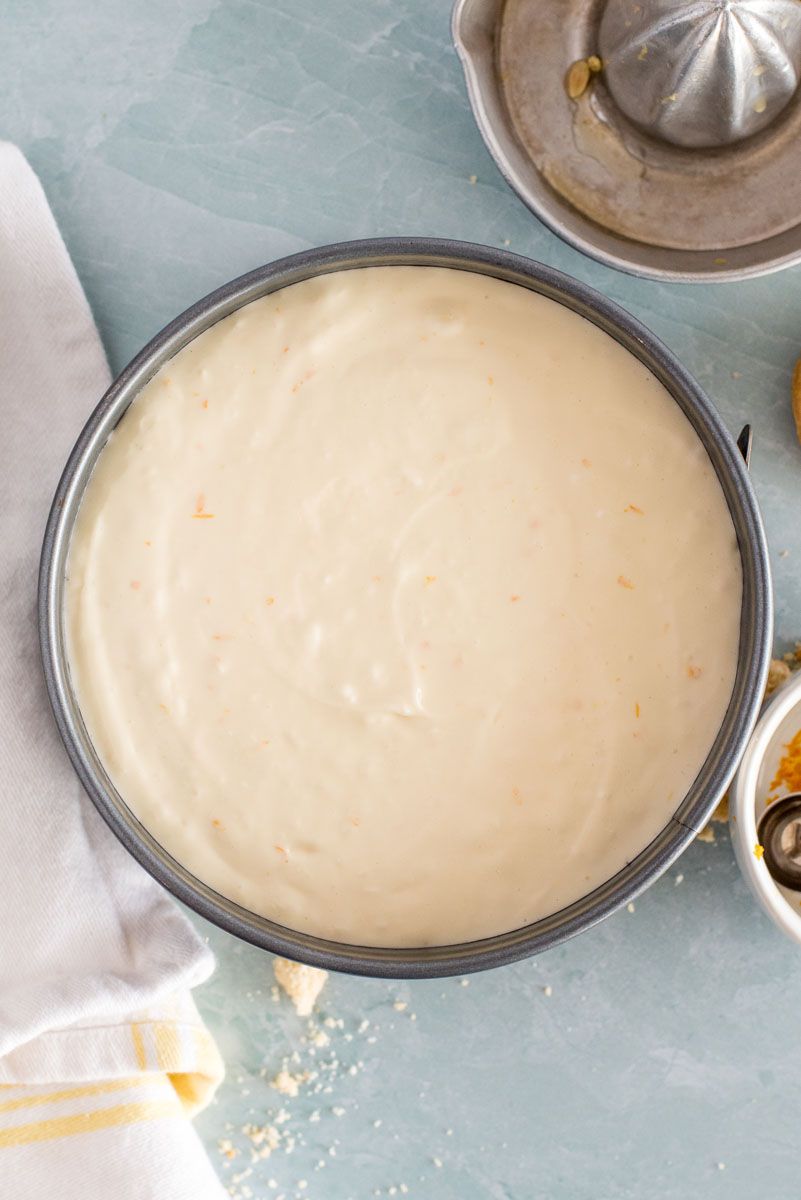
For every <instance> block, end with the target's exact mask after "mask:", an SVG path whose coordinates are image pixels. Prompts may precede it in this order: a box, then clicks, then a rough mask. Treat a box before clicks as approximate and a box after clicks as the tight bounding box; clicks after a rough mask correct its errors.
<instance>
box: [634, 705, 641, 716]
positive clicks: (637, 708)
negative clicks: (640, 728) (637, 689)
mask: <svg viewBox="0 0 801 1200" xmlns="http://www.w3.org/2000/svg"><path fill="white" fill-rule="evenodd" d="M634 715H635V717H639V715H640V706H639V704H635V705H634Z"/></svg>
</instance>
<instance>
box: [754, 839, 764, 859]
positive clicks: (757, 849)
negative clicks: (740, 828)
mask: <svg viewBox="0 0 801 1200" xmlns="http://www.w3.org/2000/svg"><path fill="white" fill-rule="evenodd" d="M764 853H765V847H764V846H760V844H759V842H754V858H762V856H763V854H764Z"/></svg>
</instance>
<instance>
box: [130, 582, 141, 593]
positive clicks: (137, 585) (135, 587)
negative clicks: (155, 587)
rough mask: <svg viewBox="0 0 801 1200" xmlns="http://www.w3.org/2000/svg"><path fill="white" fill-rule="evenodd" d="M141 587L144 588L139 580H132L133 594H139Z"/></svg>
mask: <svg viewBox="0 0 801 1200" xmlns="http://www.w3.org/2000/svg"><path fill="white" fill-rule="evenodd" d="M141 586H142V585H141V583H140V582H139V580H138V579H132V580H131V591H132V592H138V591H139V589H140V587H141Z"/></svg>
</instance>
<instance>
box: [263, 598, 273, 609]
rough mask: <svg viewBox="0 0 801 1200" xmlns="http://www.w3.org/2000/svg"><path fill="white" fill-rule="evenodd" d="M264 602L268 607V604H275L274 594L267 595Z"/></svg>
mask: <svg viewBox="0 0 801 1200" xmlns="http://www.w3.org/2000/svg"><path fill="white" fill-rule="evenodd" d="M264 603H265V604H266V605H268V607H269V605H270V604H275V596H268V597H267V599H266V600H265V601H264Z"/></svg>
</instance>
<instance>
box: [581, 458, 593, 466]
mask: <svg viewBox="0 0 801 1200" xmlns="http://www.w3.org/2000/svg"><path fill="white" fill-rule="evenodd" d="M581 465H582V467H591V466H592V463H591V462H590V460H589V459H588V458H582V460H581Z"/></svg>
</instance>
